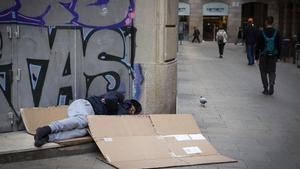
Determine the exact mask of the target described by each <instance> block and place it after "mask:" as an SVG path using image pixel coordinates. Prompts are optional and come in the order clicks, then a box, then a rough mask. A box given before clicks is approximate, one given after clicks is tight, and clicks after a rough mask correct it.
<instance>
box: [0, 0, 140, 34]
mask: <svg viewBox="0 0 300 169" xmlns="http://www.w3.org/2000/svg"><path fill="white" fill-rule="evenodd" d="M9 1H11V2H14V3H12V4H13V6H10V7H8V8H7V9H4V10H2V11H0V23H18V24H26V25H38V26H52V24H51V21H48V20H47V17H52V18H55V17H59V18H61V17H60V14H61V13H63V12H65V13H66V12H67V13H69V17H67V18H63V19H62V20H59V19H58V18H55V19H56V20H59V21H56V24H55V25H60V26H76V27H83V28H89V29H116V28H120V27H123V26H125V25H130V24H131V22H132V19H133V18H134V17H135V11H134V8H135V4H134V0H127V1H124V0H95V2H93V3H88V2H86V1H78V0H70V1H69V2H61V1H37V0H32V2H31V3H28V2H26V1H24V0H7V2H9ZM2 3H4V2H2ZM32 4H35V6H38V7H39V8H38V9H39V10H40V13H39V14H35V15H34V16H31V15H32V14H31V13H28V12H24V11H26V10H23V8H25V9H27V7H28V6H32ZM118 4H121V6H122V7H123V8H122V9H120V5H118ZM126 5H127V7H126ZM56 6H59V7H60V8H55V7H56ZM38 9H35V10H38ZM61 9H64V10H65V11H61ZM58 10H59V11H58ZM86 11H89V12H88V13H89V14H87V12H86ZM117 11H118V12H117ZM124 13H125V15H124ZM93 14H94V15H95V16H97V18H98V19H99V17H101V18H102V21H101V20H100V21H99V20H98V21H90V20H88V19H87V17H89V16H90V15H93ZM116 18H117V19H118V20H117V19H116ZM49 20H50V19H49Z"/></svg>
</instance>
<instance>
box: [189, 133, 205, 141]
mask: <svg viewBox="0 0 300 169" xmlns="http://www.w3.org/2000/svg"><path fill="white" fill-rule="evenodd" d="M189 136H190V137H191V138H192V140H206V138H205V137H204V136H203V135H202V134H190V135H189Z"/></svg>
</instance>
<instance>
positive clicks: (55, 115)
mask: <svg viewBox="0 0 300 169" xmlns="http://www.w3.org/2000/svg"><path fill="white" fill-rule="evenodd" d="M67 110H68V106H53V107H32V108H22V109H21V116H22V120H23V122H24V125H25V128H26V131H27V132H28V133H29V134H32V135H34V134H35V131H36V129H37V128H38V127H41V126H45V125H48V124H50V123H51V122H52V121H56V120H61V119H64V118H66V117H67ZM91 141H92V138H91V137H89V136H85V137H79V138H74V139H67V140H62V141H58V142H57V143H59V144H61V145H73V144H80V143H87V142H91Z"/></svg>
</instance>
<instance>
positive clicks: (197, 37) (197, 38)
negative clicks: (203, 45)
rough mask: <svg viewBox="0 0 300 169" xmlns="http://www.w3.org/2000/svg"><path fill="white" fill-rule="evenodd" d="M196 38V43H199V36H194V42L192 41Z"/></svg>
mask: <svg viewBox="0 0 300 169" xmlns="http://www.w3.org/2000/svg"><path fill="white" fill-rule="evenodd" d="M195 40H197V41H198V43H200V39H199V36H194V39H193V40H192V42H193V43H194V41H195Z"/></svg>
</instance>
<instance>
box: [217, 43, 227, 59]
mask: <svg viewBox="0 0 300 169" xmlns="http://www.w3.org/2000/svg"><path fill="white" fill-rule="evenodd" d="M218 46H219V54H220V56H222V55H223V53H224V46H225V43H218Z"/></svg>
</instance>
